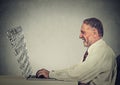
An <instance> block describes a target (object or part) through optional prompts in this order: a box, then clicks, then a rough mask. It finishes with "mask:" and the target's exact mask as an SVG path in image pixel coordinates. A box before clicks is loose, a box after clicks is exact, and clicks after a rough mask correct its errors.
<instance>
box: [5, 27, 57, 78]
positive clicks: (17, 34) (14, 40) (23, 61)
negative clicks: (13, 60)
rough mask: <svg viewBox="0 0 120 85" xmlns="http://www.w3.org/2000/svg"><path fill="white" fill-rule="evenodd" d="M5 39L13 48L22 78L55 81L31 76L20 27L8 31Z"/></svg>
mask: <svg viewBox="0 0 120 85" xmlns="http://www.w3.org/2000/svg"><path fill="white" fill-rule="evenodd" d="M7 37H8V39H9V41H10V44H11V46H12V48H13V51H14V54H15V56H16V57H17V62H18V64H19V68H20V70H21V73H22V76H23V77H25V78H26V79H27V80H31V79H32V80H36V79H39V80H57V79H53V78H49V79H45V78H44V77H41V78H36V75H32V67H31V65H30V62H29V56H28V52H27V47H26V42H25V39H24V34H23V29H22V27H21V26H18V27H15V28H11V29H9V30H8V31H7Z"/></svg>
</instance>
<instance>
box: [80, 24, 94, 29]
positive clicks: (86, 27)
mask: <svg viewBox="0 0 120 85" xmlns="http://www.w3.org/2000/svg"><path fill="white" fill-rule="evenodd" d="M91 28H92V27H91V26H90V25H89V24H85V23H83V24H82V26H81V30H89V29H91Z"/></svg>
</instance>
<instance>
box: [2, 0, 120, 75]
mask: <svg viewBox="0 0 120 85" xmlns="http://www.w3.org/2000/svg"><path fill="white" fill-rule="evenodd" d="M119 8H120V7H119V3H118V2H117V1H115V0H113V1H109V0H108V1H105V0H99V1H98V0H19V1H18V0H8V1H6V0H4V1H1V2H0V74H9V75H19V74H20V72H19V70H18V64H17V61H16V57H15V56H14V54H13V50H12V48H11V46H10V43H9V41H8V39H7V37H6V31H7V30H8V29H10V28H14V27H17V26H22V28H23V31H24V35H25V39H26V43H27V48H28V55H29V57H30V62H31V65H32V67H33V73H35V72H36V71H37V70H38V69H40V68H42V67H44V68H47V69H48V70H51V69H62V68H66V67H69V66H71V65H73V64H76V63H78V62H79V60H80V58H81V56H82V55H83V54H84V51H85V48H84V46H83V42H82V40H80V39H79V33H80V26H81V24H82V21H83V20H84V19H85V18H88V17H97V18H99V19H100V20H101V21H102V22H103V25H104V31H105V34H104V40H105V41H106V42H107V43H108V44H109V45H110V46H111V47H112V48H113V50H114V51H115V53H116V55H118V54H119V53H120V49H119V48H120V40H119V34H120V30H119V26H120V21H119V19H120V16H119V15H120V13H119Z"/></svg>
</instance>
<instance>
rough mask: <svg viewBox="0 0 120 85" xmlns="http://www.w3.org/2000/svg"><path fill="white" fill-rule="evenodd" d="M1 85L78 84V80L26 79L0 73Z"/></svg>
mask: <svg viewBox="0 0 120 85" xmlns="http://www.w3.org/2000/svg"><path fill="white" fill-rule="evenodd" d="M0 85H78V82H77V81H60V80H45V79H44V80H43V79H29V80H27V79H25V78H23V77H20V76H8V75H0Z"/></svg>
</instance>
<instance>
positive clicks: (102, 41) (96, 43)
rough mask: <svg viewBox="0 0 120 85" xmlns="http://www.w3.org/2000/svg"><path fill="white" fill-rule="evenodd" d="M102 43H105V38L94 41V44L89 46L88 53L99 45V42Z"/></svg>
mask: <svg viewBox="0 0 120 85" xmlns="http://www.w3.org/2000/svg"><path fill="white" fill-rule="evenodd" d="M101 43H104V40H103V39H100V40H98V41H96V42H95V43H93V44H92V45H91V46H90V47H89V48H88V53H89V52H90V51H91V50H92V49H94V48H95V47H96V46H98V45H99V44H101Z"/></svg>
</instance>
